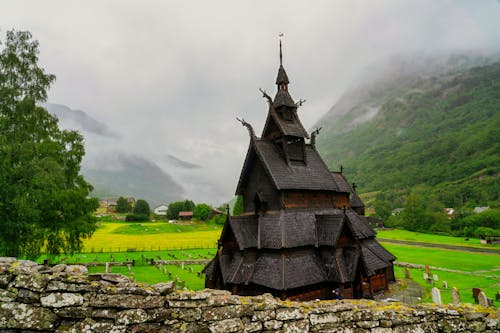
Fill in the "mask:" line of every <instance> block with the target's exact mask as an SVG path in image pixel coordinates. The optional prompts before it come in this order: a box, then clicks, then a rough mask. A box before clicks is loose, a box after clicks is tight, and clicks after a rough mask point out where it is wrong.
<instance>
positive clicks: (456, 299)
mask: <svg viewBox="0 0 500 333" xmlns="http://www.w3.org/2000/svg"><path fill="white" fill-rule="evenodd" d="M451 301H452V303H453V304H455V305H459V304H460V293H459V292H458V289H457V288H455V287H453V288H452V289H451Z"/></svg>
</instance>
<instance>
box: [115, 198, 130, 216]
mask: <svg viewBox="0 0 500 333" xmlns="http://www.w3.org/2000/svg"><path fill="white" fill-rule="evenodd" d="M130 210H131V207H130V203H129V202H128V200H127V199H126V198H124V197H119V198H118V200H116V212H117V213H128V212H130Z"/></svg>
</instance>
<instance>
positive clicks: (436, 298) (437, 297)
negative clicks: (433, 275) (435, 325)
mask: <svg viewBox="0 0 500 333" xmlns="http://www.w3.org/2000/svg"><path fill="white" fill-rule="evenodd" d="M431 293H432V302H433V303H436V304H438V305H442V304H443V302H442V301H441V291H439V289H438V288H436V287H434V288H432V290H431Z"/></svg>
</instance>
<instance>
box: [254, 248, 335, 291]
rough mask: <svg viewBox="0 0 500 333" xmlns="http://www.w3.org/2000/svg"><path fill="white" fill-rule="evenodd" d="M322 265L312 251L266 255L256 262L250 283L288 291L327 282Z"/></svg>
mask: <svg viewBox="0 0 500 333" xmlns="http://www.w3.org/2000/svg"><path fill="white" fill-rule="evenodd" d="M322 266H323V265H322V263H321V261H320V260H319V258H318V257H317V256H316V254H315V253H314V251H312V250H303V251H294V252H292V253H289V254H287V255H285V254H283V253H265V254H263V255H261V256H260V257H259V258H258V259H257V261H256V262H255V268H254V271H253V275H252V277H251V279H250V282H252V283H255V284H259V285H263V286H266V287H268V288H273V289H278V290H287V289H292V288H297V287H303V286H307V285H312V284H316V283H321V282H324V281H327V279H328V277H327V274H326V272H325V270H324V269H323V267H322Z"/></svg>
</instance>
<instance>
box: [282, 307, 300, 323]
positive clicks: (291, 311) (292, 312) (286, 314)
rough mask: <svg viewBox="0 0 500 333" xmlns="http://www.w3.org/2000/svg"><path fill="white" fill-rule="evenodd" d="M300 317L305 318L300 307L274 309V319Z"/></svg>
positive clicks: (294, 318) (295, 318)
mask: <svg viewBox="0 0 500 333" xmlns="http://www.w3.org/2000/svg"><path fill="white" fill-rule="evenodd" d="M302 318H305V313H304V310H303V309H300V308H281V309H277V310H276V319H278V320H297V319H302Z"/></svg>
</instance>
